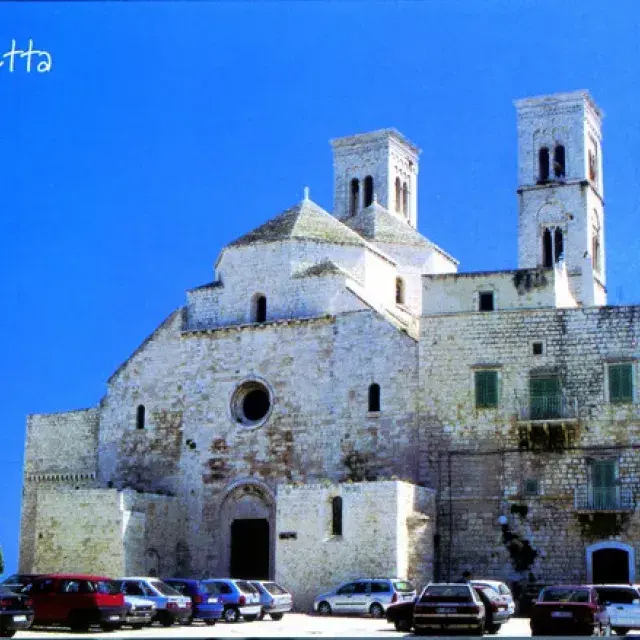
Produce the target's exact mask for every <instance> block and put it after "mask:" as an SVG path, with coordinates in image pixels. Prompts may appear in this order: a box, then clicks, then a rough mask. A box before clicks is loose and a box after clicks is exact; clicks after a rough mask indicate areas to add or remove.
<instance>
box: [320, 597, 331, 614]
mask: <svg viewBox="0 0 640 640" xmlns="http://www.w3.org/2000/svg"><path fill="white" fill-rule="evenodd" d="M318 613H319V614H320V615H321V616H330V615H331V605H330V604H329V603H328V602H326V601H324V600H323V601H322V602H321V603H320V604H319V605H318Z"/></svg>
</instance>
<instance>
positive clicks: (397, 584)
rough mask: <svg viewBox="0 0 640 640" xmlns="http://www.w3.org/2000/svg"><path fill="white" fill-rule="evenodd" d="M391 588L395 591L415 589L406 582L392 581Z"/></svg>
mask: <svg viewBox="0 0 640 640" xmlns="http://www.w3.org/2000/svg"><path fill="white" fill-rule="evenodd" d="M393 586H394V587H395V588H396V590H397V591H415V589H416V588H415V587H414V586H413V585H412V584H411V583H410V582H407V581H406V580H394V581H393Z"/></svg>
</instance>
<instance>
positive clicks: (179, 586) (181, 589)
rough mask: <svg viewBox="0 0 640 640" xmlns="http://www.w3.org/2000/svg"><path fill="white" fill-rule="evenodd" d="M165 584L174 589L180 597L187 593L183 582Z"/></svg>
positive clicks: (186, 587)
mask: <svg viewBox="0 0 640 640" xmlns="http://www.w3.org/2000/svg"><path fill="white" fill-rule="evenodd" d="M165 584H166V585H167V586H168V587H171V588H172V589H175V590H176V591H178V592H179V593H181V594H182V595H184V594H185V593H187V591H188V590H189V588H188V585H186V584H185V583H184V582H171V581H169V582H165Z"/></svg>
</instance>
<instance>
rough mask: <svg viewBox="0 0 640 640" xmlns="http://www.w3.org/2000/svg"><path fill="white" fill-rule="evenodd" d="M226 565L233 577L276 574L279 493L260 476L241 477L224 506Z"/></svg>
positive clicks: (223, 562)
mask: <svg viewBox="0 0 640 640" xmlns="http://www.w3.org/2000/svg"><path fill="white" fill-rule="evenodd" d="M219 522H220V533H221V534H222V569H223V571H225V575H229V576H231V577H233V578H256V579H270V578H273V576H274V574H275V566H274V564H275V497H274V494H273V492H272V491H271V489H269V487H268V486H267V485H266V484H264V483H263V482H261V481H259V480H253V479H245V480H238V481H237V482H235V483H234V484H232V485H231V486H230V487H229V488H228V489H227V493H226V495H225V497H224V498H223V500H222V505H221V507H220V520H219Z"/></svg>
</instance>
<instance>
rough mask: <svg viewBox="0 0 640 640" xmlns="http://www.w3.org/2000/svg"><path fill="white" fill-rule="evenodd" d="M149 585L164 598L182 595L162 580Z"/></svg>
mask: <svg viewBox="0 0 640 640" xmlns="http://www.w3.org/2000/svg"><path fill="white" fill-rule="evenodd" d="M149 584H150V585H151V586H152V587H153V588H154V589H155V590H156V591H158V592H159V593H161V594H162V595H163V596H179V595H181V594H180V592H179V591H176V590H175V589H174V588H173V587H170V586H169V585H168V584H165V583H164V582H162V581H160V580H150V581H149Z"/></svg>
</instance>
